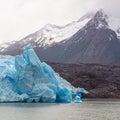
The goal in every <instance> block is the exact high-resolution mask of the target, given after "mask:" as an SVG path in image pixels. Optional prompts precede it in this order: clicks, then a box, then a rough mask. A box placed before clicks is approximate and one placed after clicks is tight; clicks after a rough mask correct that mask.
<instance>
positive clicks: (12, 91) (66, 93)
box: [0, 45, 87, 103]
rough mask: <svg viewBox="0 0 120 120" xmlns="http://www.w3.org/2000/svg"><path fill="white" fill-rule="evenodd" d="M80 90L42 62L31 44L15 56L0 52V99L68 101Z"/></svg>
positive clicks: (4, 100) (82, 89)
mask: <svg viewBox="0 0 120 120" xmlns="http://www.w3.org/2000/svg"><path fill="white" fill-rule="evenodd" d="M83 93H87V91H86V90H85V89H84V88H75V87H74V86H72V85H71V84H70V83H69V82H67V81H66V80H64V79H63V78H62V77H60V76H59V74H58V73H56V72H55V71H54V70H53V69H52V68H51V67H50V66H49V65H47V64H46V63H45V62H41V61H40V60H39V58H38V57H37V55H36V53H35V51H34V50H33V48H32V46H31V45H27V46H26V47H25V48H24V51H23V53H22V54H21V55H17V56H15V57H13V56H8V55H7V56H3V55H0V102H50V103H51V102H62V103H70V102H71V101H72V100H73V99H76V98H77V99H76V100H77V102H79V101H81V95H82V94H83Z"/></svg>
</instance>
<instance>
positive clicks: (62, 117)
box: [0, 99, 120, 120]
mask: <svg viewBox="0 0 120 120" xmlns="http://www.w3.org/2000/svg"><path fill="white" fill-rule="evenodd" d="M0 120H120V99H119V100H118V99H114V100H112V99H101V100H100V99H93V100H92V99H84V100H83V102H82V103H81V104H79V103H73V102H72V103H70V104H58V103H57V104H56V103H1V104H0Z"/></svg>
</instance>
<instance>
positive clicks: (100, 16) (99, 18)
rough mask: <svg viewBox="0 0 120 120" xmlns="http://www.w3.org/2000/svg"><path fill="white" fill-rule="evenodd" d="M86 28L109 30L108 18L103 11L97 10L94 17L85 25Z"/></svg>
mask: <svg viewBox="0 0 120 120" xmlns="http://www.w3.org/2000/svg"><path fill="white" fill-rule="evenodd" d="M87 27H90V28H96V29H99V28H109V25H108V16H107V14H106V13H105V12H104V10H103V9H100V10H98V11H97V12H96V13H95V14H94V17H93V18H92V19H91V20H90V21H89V22H88V23H87Z"/></svg>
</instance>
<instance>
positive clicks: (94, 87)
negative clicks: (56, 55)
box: [48, 63, 120, 98]
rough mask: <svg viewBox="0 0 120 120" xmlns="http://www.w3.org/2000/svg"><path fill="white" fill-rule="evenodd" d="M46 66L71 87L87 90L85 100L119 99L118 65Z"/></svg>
mask: <svg viewBox="0 0 120 120" xmlns="http://www.w3.org/2000/svg"><path fill="white" fill-rule="evenodd" d="M48 64H50V65H51V66H52V67H53V68H54V70H55V71H56V72H58V73H59V74H60V76H62V77H63V78H64V79H66V80H68V81H69V82H70V83H71V84H72V85H74V86H76V87H83V88H85V89H86V90H88V91H89V94H87V95H85V96H84V97H85V98H120V65H109V66H108V65H98V64H79V65H76V64H58V63H48Z"/></svg>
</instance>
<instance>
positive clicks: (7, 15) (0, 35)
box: [0, 0, 120, 42]
mask: <svg viewBox="0 0 120 120" xmlns="http://www.w3.org/2000/svg"><path fill="white" fill-rule="evenodd" d="M100 8H103V9H104V10H105V11H106V12H108V13H109V14H111V15H113V16H114V17H116V18H118V19H120V0H0V42H2V41H4V42H7V41H11V40H19V39H21V38H22V37H25V36H26V35H28V34H29V33H32V32H35V31H37V30H39V29H40V28H41V27H43V26H44V25H45V24H48V23H52V24H56V25H65V24H67V23H69V22H71V21H74V20H78V19H79V18H80V17H81V16H82V15H84V14H85V13H86V12H89V11H95V10H98V9H100Z"/></svg>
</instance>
